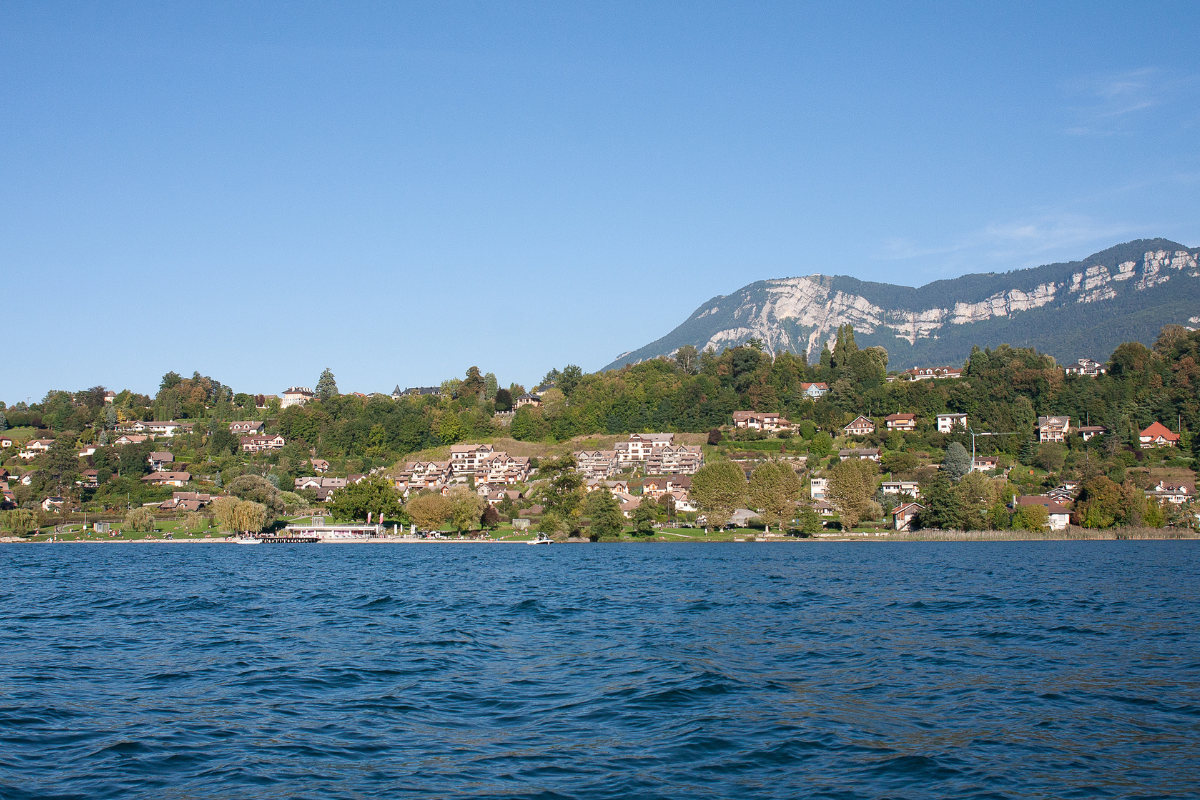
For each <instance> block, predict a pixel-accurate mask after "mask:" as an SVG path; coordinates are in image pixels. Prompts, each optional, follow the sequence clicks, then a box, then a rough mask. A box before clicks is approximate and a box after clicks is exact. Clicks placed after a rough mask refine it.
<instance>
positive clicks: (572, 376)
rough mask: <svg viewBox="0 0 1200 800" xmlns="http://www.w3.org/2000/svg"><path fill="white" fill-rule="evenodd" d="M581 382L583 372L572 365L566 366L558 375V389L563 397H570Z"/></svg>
mask: <svg viewBox="0 0 1200 800" xmlns="http://www.w3.org/2000/svg"><path fill="white" fill-rule="evenodd" d="M582 380H583V370H582V369H580V368H579V367H577V366H575V365H574V364H567V365H566V366H565V367H563V371H562V372H560V373H559V375H558V389H559V391H561V392H562V393H563V394H564V395H565V396H567V397H570V396H571V393H572V392H574V391H575V387H577V386H579V382H580V381H582Z"/></svg>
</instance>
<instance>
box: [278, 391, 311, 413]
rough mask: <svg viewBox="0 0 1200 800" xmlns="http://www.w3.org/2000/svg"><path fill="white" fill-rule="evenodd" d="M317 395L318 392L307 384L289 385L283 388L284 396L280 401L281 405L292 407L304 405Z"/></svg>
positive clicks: (281, 406) (282, 406)
mask: <svg viewBox="0 0 1200 800" xmlns="http://www.w3.org/2000/svg"><path fill="white" fill-rule="evenodd" d="M316 396H317V395H316V393H315V392H314V391H313V390H312V389H309V388H308V387H307V386H289V387H288V388H286V389H284V390H283V397H282V398H281V399H280V401H279V407H280V408H291V407H292V406H302V405H304V404H305V403H307V402H309V401H310V400H312V399H313V398H314V397H316Z"/></svg>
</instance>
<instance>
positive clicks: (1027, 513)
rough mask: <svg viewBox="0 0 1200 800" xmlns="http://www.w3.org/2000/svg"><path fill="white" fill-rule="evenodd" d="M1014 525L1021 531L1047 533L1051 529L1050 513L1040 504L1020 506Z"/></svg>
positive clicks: (1014, 516)
mask: <svg viewBox="0 0 1200 800" xmlns="http://www.w3.org/2000/svg"><path fill="white" fill-rule="evenodd" d="M1012 524H1013V528H1015V529H1016V530H1019V531H1035V532H1036V531H1046V530H1049V529H1050V512H1049V511H1047V510H1046V507H1045V506H1043V505H1041V504H1039V503H1030V504H1028V505H1023V506H1019V507H1018V508H1017V512H1016V513H1015V514H1013V521H1012Z"/></svg>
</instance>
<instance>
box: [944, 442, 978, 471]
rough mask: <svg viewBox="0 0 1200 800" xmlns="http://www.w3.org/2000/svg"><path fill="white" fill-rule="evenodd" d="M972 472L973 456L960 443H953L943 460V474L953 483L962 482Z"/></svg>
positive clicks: (947, 449)
mask: <svg viewBox="0 0 1200 800" xmlns="http://www.w3.org/2000/svg"><path fill="white" fill-rule="evenodd" d="M970 471H971V454H970V453H968V452H967V448H965V447H963V446H962V445H961V444H959V443H958V442H951V443H950V445H949V446H948V447H947V448H946V455H945V456H944V457H943V458H942V472H944V473H945V474H946V475H948V476H949V477H950V480H952V481H960V480H962V479H963V478H964V477H966V475H967V474H968V473H970Z"/></svg>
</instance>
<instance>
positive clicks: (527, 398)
mask: <svg viewBox="0 0 1200 800" xmlns="http://www.w3.org/2000/svg"><path fill="white" fill-rule="evenodd" d="M541 404H542V398H541V397H539V396H538V395H536V394H531V393H529V392H526V393H525V394H523V395H521V396H520V397H518V398H517V402H516V404H515V407H516V408H521V407H523V406H533V407H534V408H537V407H538V406H540V405H541Z"/></svg>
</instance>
